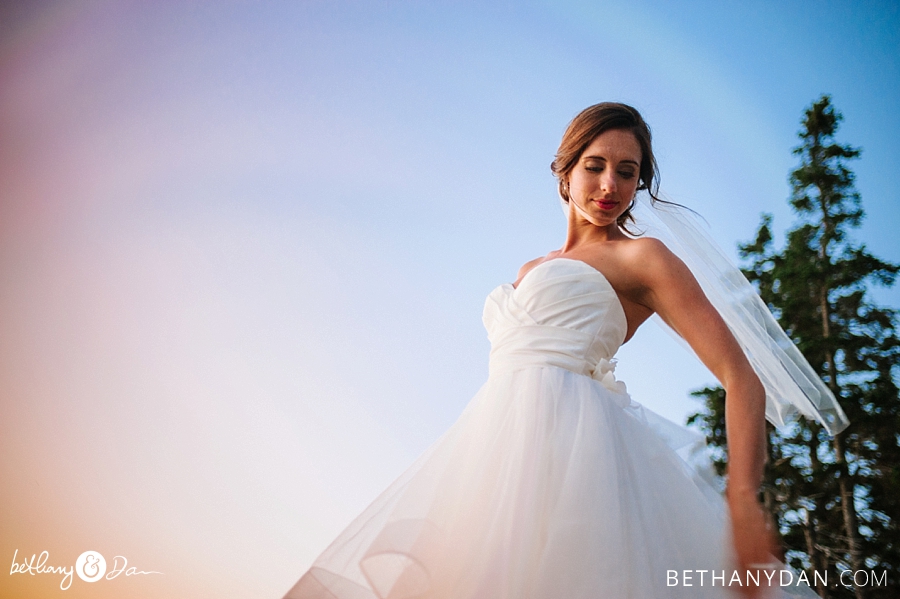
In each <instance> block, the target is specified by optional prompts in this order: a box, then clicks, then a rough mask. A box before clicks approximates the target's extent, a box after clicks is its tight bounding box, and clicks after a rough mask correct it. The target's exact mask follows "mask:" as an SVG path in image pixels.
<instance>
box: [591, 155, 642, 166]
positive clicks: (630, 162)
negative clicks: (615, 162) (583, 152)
mask: <svg viewBox="0 0 900 599" xmlns="http://www.w3.org/2000/svg"><path fill="white" fill-rule="evenodd" d="M584 159H585V160H603V161H604V162H605V161H606V158H604V157H603V156H585V157H584ZM619 164H633V165H634V166H637V167H640V166H641V165H640V163H638V162H635V161H634V160H629V159H627V158H626V159H625V160H623V161H621V162H620V163H619Z"/></svg>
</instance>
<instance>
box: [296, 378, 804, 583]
mask: <svg viewBox="0 0 900 599" xmlns="http://www.w3.org/2000/svg"><path fill="white" fill-rule="evenodd" d="M697 441H702V439H699V435H697V434H696V433H693V432H691V431H688V430H686V429H684V428H683V427H680V426H678V425H676V424H674V423H672V422H670V421H668V420H665V419H663V418H662V417H660V416H658V415H656V414H654V413H653V412H651V411H649V410H647V409H645V408H643V407H642V406H640V405H639V404H637V403H635V402H633V401H632V400H631V399H630V397H629V396H628V395H626V394H624V393H617V392H615V391H612V390H610V389H608V388H607V387H605V386H603V385H602V384H600V383H599V382H598V381H596V380H593V379H591V378H589V377H587V376H584V375H580V374H576V373H574V372H570V371H568V370H564V369H562V368H557V367H534V368H526V369H522V370H516V371H512V372H501V373H492V375H491V377H490V378H489V379H488V381H487V383H486V384H485V385H484V386H483V387H482V388H481V390H480V391H479V392H478V394H477V395H476V396H475V397H474V398H473V399H472V401H471V402H470V403H469V405H468V406H467V407H466V409H465V411H464V412H463V414H462V416H461V417H460V418H459V420H458V421H457V422H456V423H455V424H454V425H453V426H452V427H451V428H450V429H449V430H448V431H447V432H446V433H445V434H444V435H443V436H442V437H441V438H440V439H439V440H438V441H437V442H435V443H434V444H433V445H432V446H431V447H430V448H429V449H428V450H427V451H426V452H425V453H424V454H423V455H422V456H421V457H420V458H419V459H418V460H417V461H416V462H415V463H414V464H413V465H412V466H411V467H410V468H409V469H408V470H407V471H406V472H405V473H404V474H403V475H402V476H401V477H400V478H399V479H397V480H396V481H395V482H394V483H393V484H391V485H390V486H389V487H388V488H387V489H386V490H385V491H384V492H383V493H382V494H381V495H380V496H379V497H378V498H377V499H376V500H375V502H373V503H372V504H371V505H370V506H369V507H368V508H366V510H365V511H364V512H363V513H362V514H361V515H360V516H358V517H357V518H356V520H354V521H353V523H352V524H351V525H350V526H349V527H348V528H347V529H346V530H345V531H344V532H343V533H342V534H341V535H340V536H339V537H338V538H337V539H336V540H335V541H334V542H333V543H332V544H331V546H329V547H328V549H327V550H326V551H325V552H324V553H323V554H322V555H321V556H320V557H319V558H318V559H317V560H316V561H315V563H314V564H313V566H312V568H310V570H309V571H308V572H307V573H306V574H305V575H304V576H303V577H302V578H301V579H300V580H299V581H298V582H297V584H296V585H294V587H293V588H292V589H291V590H290V591H289V592H288V593H287V595H286V596H285V598H286V599H326V598H327V599H335V598H336V599H376V598H377V599H412V598H423V599H426V598H427V599H475V598H479V599H481V598H483V599H582V598H584V599H587V598H592V599H594V598H601V597H604V598H605V597H609V598H613V597H615V598H641V599H648V598H654V597H691V598H696V597H733V596H734V595H733V594H732V593H731V592H729V591H728V590H727V583H728V582H729V578H730V577H731V575H732V572H733V570H734V568H733V567H732V558H731V550H730V547H731V543H730V541H729V539H728V536H727V531H728V529H729V527H728V525H727V524H728V521H727V518H728V515H727V510H726V508H725V504H724V502H723V500H722V498H721V496H720V494H719V493H718V492H717V490H716V489H715V488H714V486H713V484H711V481H709V479H708V478H707V477H706V476H705V473H704V470H703V468H702V464H703V460H702V459H701V460H698V459H697V458H698V455H699V454H698V453H697V451H696V450H697V448H698V447H699V446H700V445H702V443H697ZM685 570H689V571H691V572H692V573H696V572H697V571H699V570H705V571H706V574H705V576H704V579H703V582H704V583H705V584H701V580H700V577H699V575H697V574H692V575H690V576H691V577H690V579H685V577H684V571H685ZM673 571H674V572H675V573H677V574H676V575H675V577H674V579H673V574H672V573H673ZM712 573H715V574H716V575H717V576H723V575H724V576H725V579H724V580H723V579H721V578H719V579H712V578H711V574H712ZM673 583H674V584H673ZM688 584H690V586H688ZM732 588H736V587H735V586H732ZM807 592H808V589H807ZM813 596H814V595H813Z"/></svg>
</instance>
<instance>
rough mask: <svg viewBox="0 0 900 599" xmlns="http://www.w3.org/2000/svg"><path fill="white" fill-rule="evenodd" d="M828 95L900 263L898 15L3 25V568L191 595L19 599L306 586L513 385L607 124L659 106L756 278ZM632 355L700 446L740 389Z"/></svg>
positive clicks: (868, 202) (803, 9)
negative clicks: (763, 227)
mask: <svg viewBox="0 0 900 599" xmlns="http://www.w3.org/2000/svg"><path fill="white" fill-rule="evenodd" d="M822 93H829V94H831V95H832V98H833V101H834V104H835V105H836V106H837V108H838V109H839V110H840V111H841V112H842V113H843V114H844V117H845V119H844V122H843V123H842V126H841V130H840V132H839V135H838V139H839V141H841V142H843V143H850V144H852V145H854V146H860V147H862V149H863V153H862V158H861V159H860V160H858V161H855V162H853V163H852V164H851V166H852V168H853V169H854V171H855V173H856V176H857V187H858V189H859V191H860V193H861V195H862V199H863V205H864V207H865V209H866V213H867V218H866V220H865V222H864V225H863V226H862V228H861V229H860V230H859V231H858V232H857V233H856V239H857V240H858V241H861V242H864V243H865V244H866V245H867V247H868V249H869V250H870V251H871V252H873V253H874V254H876V255H877V256H880V257H882V258H884V259H886V260H889V261H893V262H900V247H898V243H897V233H896V226H897V223H898V222H900V201H898V199H897V186H896V181H895V179H896V170H897V168H896V165H897V164H900V145H898V143H897V139H898V137H900V111H898V105H897V99H898V98H900V9H898V4H897V3H896V2H892V1H886V2H876V1H871V2H864V3H861V2H851V1H839V2H824V3H823V2H812V1H809V2H792V1H783V2H757V1H748V2H722V1H712V0H709V1H681V2H651V1H644V0H630V1H627V2H626V1H618V0H616V1H596V2H581V3H579V2H565V1H559V0H555V1H553V2H539V1H533V2H521V3H520V2H449V1H448V2H444V1H438V2H406V1H379V2H341V1H334V2H326V1H324V0H322V1H312V0H311V1H304V2H271V3H258V2H252V3H251V2H245V3H235V2H208V3H200V2H175V1H168V0H167V1H160V2H128V1H124V2H123V1H115V2H113V1H104V0H96V1H85V2H30V1H22V0H17V1H15V2H7V3H4V5H3V8H0V452H2V453H0V457H2V461H0V480H2V484H0V564H2V563H7V564H11V563H13V561H14V557H13V556H14V555H17V556H18V557H17V558H16V559H15V561H18V562H21V561H22V560H23V559H25V557H26V556H27V557H30V556H31V555H32V554H40V553H41V552H42V551H45V550H46V551H48V552H49V557H48V560H47V565H48V566H49V565H53V566H55V565H72V564H74V563H75V559H76V558H77V557H78V555H79V554H81V553H82V552H84V551H87V550H95V551H98V552H100V553H101V554H103V555H104V556H106V559H107V560H108V561H111V560H112V557H113V556H115V555H120V556H124V557H126V558H127V559H128V562H129V566H131V565H133V566H135V567H137V568H138V569H139V570H145V571H150V570H153V571H158V572H162V574H157V575H153V574H147V575H135V576H130V577H127V576H125V575H124V574H123V575H121V576H119V577H117V578H115V579H113V580H102V581H99V582H97V583H86V582H84V581H82V580H80V579H78V578H77V577H76V578H75V580H74V581H73V582H72V585H71V587H70V588H69V589H68V590H66V591H62V590H60V589H59V584H60V579H61V578H62V577H61V576H59V575H56V574H39V575H35V576H29V575H27V574H26V575H22V574H7V572H8V570H6V568H5V566H4V567H3V568H0V596H4V597H5V596H16V597H56V596H60V597H91V598H94V597H129V598H139V599H143V598H151V597H153V598H156V597H160V598H161V597H166V598H169V597H190V598H192V599H199V598H203V597H216V598H221V599H231V598H233V599H239V598H240V599H244V598H247V597H280V596H281V595H282V594H283V593H284V592H286V591H287V589H288V588H289V587H290V586H291V585H292V584H293V583H294V582H295V581H296V579H297V578H299V576H300V575H301V574H302V573H303V572H304V571H305V570H306V568H308V566H309V565H310V563H311V562H312V560H313V559H314V558H315V557H316V556H317V555H318V554H319V553H320V552H321V551H322V550H323V549H324V548H325V546H326V545H327V544H328V542H329V541H330V540H331V539H332V538H333V537H334V536H335V535H336V534H337V533H338V532H340V530H342V529H343V528H344V527H345V526H346V525H347V524H348V523H349V521H350V520H351V519H352V517H353V516H355V515H356V514H357V513H358V512H359V511H360V510H361V509H362V508H363V507H364V506H366V505H367V504H368V503H369V502H370V501H371V500H372V499H374V497H375V496H376V495H377V494H378V492H379V491H380V490H382V489H383V488H384V487H386V486H387V485H388V484H389V483H390V482H391V481H392V480H393V479H394V478H396V477H397V476H398V475H399V474H400V473H401V472H402V471H403V470H404V468H405V467H406V466H408V465H409V464H410V463H411V462H412V461H413V460H414V459H415V458H416V457H417V456H418V455H419V454H420V453H421V452H422V451H424V450H425V449H426V448H427V447H428V446H429V444H430V443H432V442H433V441H434V440H436V439H437V437H438V436H439V435H440V434H441V433H442V432H443V431H444V430H446V429H447V428H448V427H449V426H450V425H451V424H452V423H453V422H454V421H455V419H456V417H457V416H458V415H459V413H460V412H461V411H462V409H463V408H464V407H465V405H466V403H467V402H468V400H469V399H470V398H471V397H472V395H473V394H474V393H475V392H476V391H477V389H478V388H479V386H480V385H481V384H482V383H483V381H484V380H485V378H486V376H487V354H488V350H489V346H488V342H487V339H486V336H485V332H484V329H483V327H482V324H481V309H482V305H483V302H484V298H485V296H486V295H487V294H488V292H490V290H491V289H492V288H493V287H495V286H496V285H498V284H500V283H502V282H506V281H510V280H512V279H514V278H515V274H516V272H517V270H518V268H519V266H520V265H521V264H522V263H524V262H526V261H528V260H530V259H532V258H535V257H537V256H541V255H544V254H546V253H547V252H548V251H550V250H553V249H556V248H558V247H559V246H560V245H561V243H562V241H563V233H564V226H565V221H564V218H563V214H562V212H561V210H560V208H559V203H558V200H557V198H556V191H555V189H556V188H555V181H554V179H553V178H552V176H551V174H550V170H549V163H550V161H551V159H552V157H553V154H554V152H555V150H556V147H557V145H558V143H559V139H560V137H561V135H562V132H563V130H564V129H565V127H566V125H567V123H568V122H569V120H570V119H571V118H572V117H573V116H574V115H575V114H576V113H577V112H578V111H580V110H581V109H582V108H584V107H586V106H588V105H590V104H593V103H596V102H599V101H604V100H617V101H623V102H627V103H630V104H632V105H634V106H635V107H637V108H638V109H639V110H641V112H642V113H643V114H644V116H645V117H646V119H647V121H648V122H649V123H650V125H651V127H652V129H653V134H654V141H655V148H656V152H657V157H658V159H659V162H660V169H661V172H662V189H663V191H664V192H665V193H666V194H667V195H668V196H669V197H670V198H672V199H675V200H676V201H679V202H681V203H684V204H687V205H688V206H690V207H692V208H694V209H695V210H697V211H698V212H699V213H700V214H702V215H703V216H704V217H705V218H706V220H707V221H708V222H709V224H710V231H711V233H712V235H713V236H714V237H715V238H716V239H717V240H718V241H719V242H720V243H721V244H722V245H723V247H725V248H727V249H728V250H729V252H730V253H731V254H732V255H734V256H735V257H736V251H735V247H736V244H737V243H738V242H739V241H746V240H749V239H750V238H751V237H752V236H753V234H754V232H755V230H756V226H757V225H758V223H759V218H760V214H761V213H763V212H766V213H772V214H774V217H775V227H776V229H777V231H778V232H783V231H784V230H785V229H786V228H787V227H788V226H790V225H791V223H792V222H793V216H792V214H791V212H790V209H789V207H788V205H787V203H786V199H787V197H788V195H789V193H790V190H789V186H788V182H787V177H788V173H789V172H790V170H791V169H792V168H794V167H795V166H796V165H797V158H796V157H795V156H793V155H792V154H791V149H792V148H793V147H794V146H795V145H796V144H797V138H796V133H797V130H798V128H799V122H800V118H801V116H802V112H803V110H804V109H805V108H807V107H808V106H809V105H810V104H811V103H812V102H813V101H814V100H816V99H817V98H818V97H819V96H820V95H821V94H822ZM875 297H876V298H877V299H878V300H879V301H880V302H882V303H884V304H889V305H892V306H895V307H898V306H900V290H898V289H892V290H877V291H876V294H875ZM618 358H619V366H618V369H617V371H616V375H617V377H618V378H620V379H622V380H624V381H625V382H626V383H627V384H628V388H629V390H630V391H631V393H632V395H633V397H634V398H635V399H636V400H637V401H639V402H641V403H643V404H645V405H646V406H648V407H650V408H651V409H653V410H655V411H658V412H659V413H661V414H663V415H664V416H666V417H668V418H671V419H673V420H676V421H679V422H683V421H684V419H685V416H686V415H687V414H688V413H690V412H691V411H693V410H695V409H697V408H698V407H699V406H698V404H697V403H695V402H694V401H693V400H691V399H689V398H688V397H687V394H688V392H689V390H691V389H695V388H697V387H700V386H703V385H706V384H709V383H712V382H713V379H712V377H711V375H710V374H708V372H707V371H706V370H705V369H704V368H703V367H702V366H701V365H700V364H699V363H698V362H697V361H696V360H695V359H694V358H693V357H692V356H690V355H689V354H687V353H686V352H685V351H684V350H683V349H682V348H681V347H680V346H679V345H678V344H677V343H675V342H674V341H673V340H672V339H671V338H670V337H669V336H668V335H667V334H666V333H665V332H663V331H661V330H660V329H658V328H657V327H656V326H655V325H653V324H648V326H646V327H644V328H643V329H642V330H641V331H640V332H639V333H638V335H637V336H636V337H635V338H634V339H633V340H632V341H631V342H629V343H628V344H627V345H626V346H625V347H624V348H623V349H622V350H621V352H620V353H619V355H618ZM4 560H5V561H4Z"/></svg>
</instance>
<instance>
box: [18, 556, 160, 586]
mask: <svg viewBox="0 0 900 599" xmlns="http://www.w3.org/2000/svg"><path fill="white" fill-rule="evenodd" d="M18 555H19V550H18V549H16V551H15V553H13V559H12V565H11V566H10V567H9V574H10V576H12V575H13V574H31V575H32V576H35V575H37V574H57V575H60V576H62V579H61V580H60V581H59V588H60V589H62V590H64V591H65V590H66V589H68V588H69V587H70V586H72V579H73V574H75V575H77V576H78V578H80V579H81V580H83V581H85V582H97V581H98V580H101V579H106V580H112V579H114V578H117V577H118V576H119V575H120V574H124V575H125V576H136V575H138V574H162V572H156V571H153V570H150V571H145V570H138V569H137V568H135V567H134V566H131V567H130V568H129V567H128V559H127V558H126V557H125V556H124V555H117V556H115V557H114V558H113V562H112V567H111V568H110V569H109V571H108V572H107V563H106V558H105V557H103V555H101V554H100V553H98V552H96V551H85V552H84V553H82V554H81V555H79V556H78V559H76V560H75V565H74V566H72V565H68V566H51V565H47V560H49V559H50V552H49V551H42V552H41V553H40V554H36V553H35V554H32V556H31V558H30V559H26V558H22V562H21V563H19V562H17V561H16V559H17V558H18Z"/></svg>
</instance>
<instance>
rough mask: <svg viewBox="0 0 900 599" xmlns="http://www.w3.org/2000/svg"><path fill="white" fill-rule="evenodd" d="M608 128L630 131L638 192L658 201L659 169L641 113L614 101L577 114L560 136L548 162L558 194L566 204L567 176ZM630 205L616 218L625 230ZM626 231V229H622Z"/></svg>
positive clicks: (632, 218)
mask: <svg viewBox="0 0 900 599" xmlns="http://www.w3.org/2000/svg"><path fill="white" fill-rule="evenodd" d="M612 129H619V130H623V131H631V132H632V133H633V134H634V137H635V138H636V139H637V142H638V145H640V147H641V166H640V169H639V184H638V189H639V190H643V189H646V190H647V193H648V194H649V195H650V197H651V198H652V199H653V201H662V200H660V199H659V198H658V197H656V194H657V193H658V191H659V167H658V166H657V164H656V158H655V157H654V156H653V145H652V144H651V136H650V127H648V126H647V123H646V122H644V119H643V117H641V113H639V112H638V111H637V110H635V109H634V108H632V107H631V106H628V105H627V104H620V103H618V102H602V103H600V104H594V105H593V106H589V107H587V108H585V109H584V110H582V111H581V112H580V113H578V116H576V117H575V118H574V119H572V122H571V123H569V126H568V127H567V128H566V132H565V133H564V134H563V138H562V141H561V142H560V144H559V149H558V150H557V151H556V158H554V159H553V162H551V163H550V170H551V171H553V174H554V175H556V178H557V179H559V195H560V197H562V199H563V200H564V201H565V202H566V203H568V202H569V186H568V181H567V179H568V177H569V173H571V172H572V169H574V168H575V165H576V164H578V160H579V159H580V158H581V155H582V154H583V153H584V151H585V149H586V148H587V147H588V146H589V145H591V142H593V141H594V140H595V139H596V138H597V136H598V135H600V134H601V133H604V132H606V131H610V130H612ZM633 206H634V200H632V205H631V206H629V207H628V209H627V210H626V211H625V212H624V213H622V215H621V216H619V218H618V219H617V221H616V222H617V224H618V225H619V226H620V227H622V228H625V225H626V223H628V222H634V217H632V216H631V209H632V207H633ZM626 231H627V228H626Z"/></svg>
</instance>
